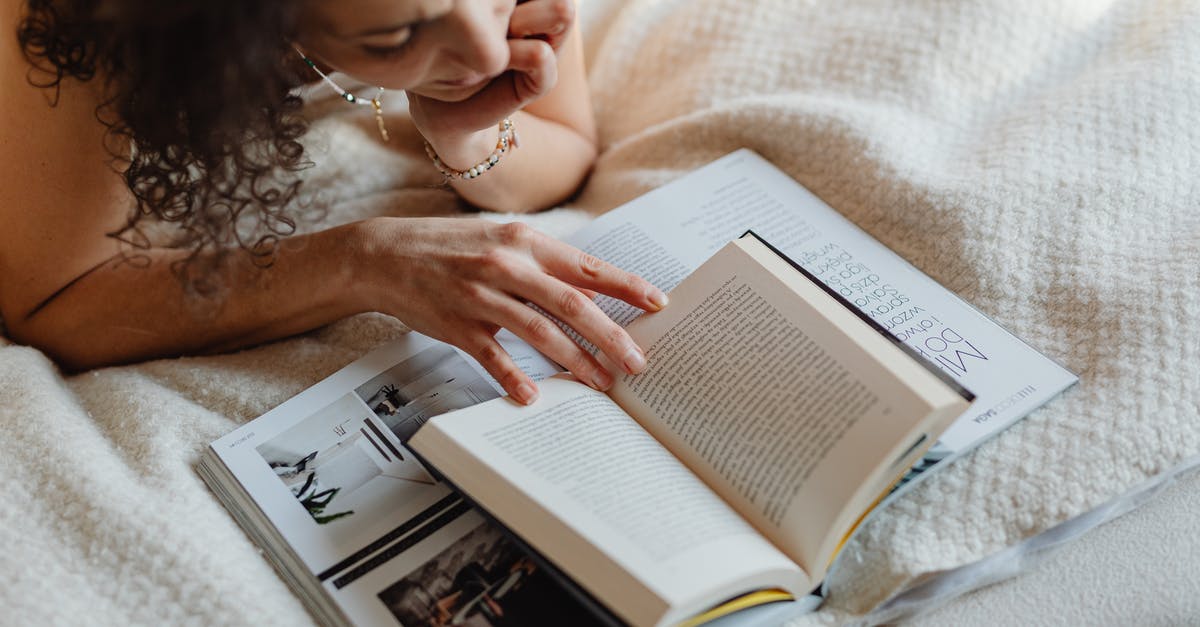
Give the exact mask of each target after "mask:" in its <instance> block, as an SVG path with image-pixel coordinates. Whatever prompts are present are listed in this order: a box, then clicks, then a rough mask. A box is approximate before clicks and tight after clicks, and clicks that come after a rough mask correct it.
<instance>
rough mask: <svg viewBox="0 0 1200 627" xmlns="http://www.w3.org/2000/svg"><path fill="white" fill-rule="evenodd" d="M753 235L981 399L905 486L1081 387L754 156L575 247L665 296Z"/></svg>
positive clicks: (647, 204) (744, 154)
mask: <svg viewBox="0 0 1200 627" xmlns="http://www.w3.org/2000/svg"><path fill="white" fill-rule="evenodd" d="M750 229H752V230H754V231H755V233H757V234H758V235H760V236H762V237H763V238H764V239H766V240H767V241H769V242H771V243H772V244H773V245H774V246H775V247H776V248H778V249H780V251H782V252H783V253H784V254H785V255H787V256H789V257H791V258H792V259H793V260H795V261H796V262H798V263H799V264H800V265H802V266H803V267H804V268H805V269H806V270H808V271H809V272H811V273H812V274H813V275H815V276H816V277H817V278H818V279H819V280H821V281H823V282H825V284H826V285H828V286H830V287H831V288H833V289H834V290H836V291H837V292H838V293H840V294H841V295H842V296H844V297H845V298H846V299H847V300H848V301H850V302H851V303H853V304H854V305H855V306H856V307H858V308H859V309H860V310H861V311H863V312H864V313H866V314H867V315H868V316H870V317H871V318H872V319H874V320H876V321H877V322H879V324H881V325H882V326H883V327H884V328H885V329H887V330H888V331H889V332H890V333H892V334H893V335H895V336H896V337H897V338H899V339H900V340H901V341H903V342H904V343H905V344H907V345H908V346H910V347H912V348H913V349H914V350H916V351H917V352H918V353H920V354H921V355H923V356H924V357H925V358H926V359H928V360H929V361H930V362H932V363H933V364H935V365H936V366H937V367H939V368H941V369H942V370H943V371H945V372H946V373H947V374H949V375H950V376H951V377H953V378H954V379H955V380H957V381H958V382H959V383H960V384H961V385H962V386H963V387H965V388H967V389H969V390H971V391H972V392H974V393H975V395H976V400H975V403H974V404H973V405H972V406H971V407H970V408H969V409H968V410H967V412H966V413H964V414H963V415H962V416H960V417H959V418H958V419H957V420H956V421H955V422H954V424H952V425H951V426H950V428H949V429H948V430H947V431H946V432H945V433H944V434H943V435H942V437H941V439H940V440H939V441H938V443H937V444H935V445H934V446H933V448H931V449H930V451H929V453H928V454H927V455H926V457H925V459H924V460H923V461H922V462H921V463H918V464H917V466H916V468H914V471H913V472H910V473H909V475H908V476H907V477H906V479H911V478H913V477H915V476H916V475H917V474H919V472H920V471H923V470H926V469H928V468H929V467H931V466H932V465H933V464H935V463H937V462H938V461H940V460H943V459H945V458H949V457H952V456H955V455H957V454H960V453H961V452H963V451H965V450H967V449H969V448H971V447H973V446H975V445H976V444H978V443H979V442H980V441H982V440H983V439H985V438H987V437H988V436H990V435H992V434H994V433H996V432H999V431H1001V430H1003V429H1004V428H1005V427H1007V426H1008V425H1010V424H1012V423H1013V422H1014V421H1016V420H1017V419H1019V418H1021V417H1022V416H1025V415H1026V414H1028V413H1029V412H1030V411H1032V410H1034V409H1035V408H1037V407H1039V406H1041V405H1042V404H1044V403H1045V402H1046V401H1048V400H1049V399H1050V398H1052V397H1054V396H1055V395H1057V394H1059V393H1060V392H1062V391H1063V390H1064V389H1066V388H1067V387H1069V386H1070V385H1072V384H1073V383H1075V381H1076V380H1077V378H1076V377H1075V376H1074V375H1073V374H1071V373H1070V372H1069V371H1067V370H1066V369H1064V368H1063V367H1061V366H1059V365H1058V364H1056V363H1055V362H1054V361H1052V360H1050V359H1049V358H1047V357H1046V356H1044V355H1042V354H1041V353H1039V352H1037V351H1036V350H1034V349H1033V348H1031V347H1029V346H1028V345H1027V344H1025V343H1024V342H1022V341H1021V340H1020V339H1018V338H1017V337H1015V336H1013V335H1012V334H1011V333H1009V332H1007V331H1005V330H1004V329H1003V328H1001V327H1000V326H999V325H997V324H996V323H995V322H993V321H992V320H991V319H989V318H987V317H986V316H984V315H983V314H981V313H980V312H979V311H978V310H976V309H975V308H973V307H971V306H970V305H969V304H967V303H966V302H964V301H963V300H962V299H960V298H958V297H957V296H955V295H954V294H953V293H951V292H950V291H949V290H947V289H946V288H944V287H942V286H941V285H939V284H938V283H937V282H936V281H934V280H933V279H931V278H929V277H928V276H926V275H925V274H923V273H922V272H920V271H919V270H917V269H916V268H914V267H913V266H912V265H910V264H909V263H907V262H906V261H904V259H903V258H901V257H900V256H899V255H897V254H896V253H894V252H892V251H891V250H890V249H888V248H887V247H886V246H884V245H882V244H880V243H879V242H878V241H877V240H875V239H874V238H872V237H871V236H870V235H868V234H867V233H865V232H864V231H862V230H861V229H859V228H858V227H857V226H855V225H854V224H853V223H852V222H850V221H849V220H847V219H846V218H844V217H843V216H842V215H841V214H839V213H838V212H837V211H835V210H833V209H832V208H830V207H829V206H828V205H826V204H825V203H824V202H822V201H821V200H820V199H819V198H817V197H816V196H815V195H813V194H812V193H811V192H809V191H808V190H807V189H805V188H804V187H803V186H801V185H800V184H799V183H797V182H796V181H795V180H793V179H792V178H791V177H789V176H788V175H787V174H785V173H783V172H782V171H780V170H779V169H778V168H776V167H774V166H773V165H771V164H770V163H769V162H767V161H766V160H764V159H763V158H762V157H760V156H759V155H757V154H756V153H754V152H752V151H750V150H746V149H743V150H739V151H737V152H734V153H731V154H729V155H727V156H725V157H722V158H721V159H718V160H717V161H715V162H713V163H711V164H709V165H707V166H705V167H703V168H700V169H699V170H696V171H694V172H692V173H690V174H687V175H685V176H683V177H681V178H679V179H678V180H676V181H673V182H672V183H670V184H668V185H665V186H663V187H660V188H658V189H656V190H654V191H652V192H649V193H648V194H645V195H644V196H641V197H639V198H637V199H635V200H633V201H631V202H629V203H627V204H625V205H623V206H621V207H619V208H617V209H615V210H613V211H611V212H609V213H607V214H605V215H603V216H600V217H599V218H597V219H596V220H595V221H594V222H592V223H591V224H589V225H588V226H587V227H585V228H584V229H582V230H581V231H579V232H578V233H576V234H575V235H573V236H572V237H570V238H569V239H568V241H569V242H570V243H572V244H574V245H576V246H578V247H580V248H583V249H584V250H587V251H588V252H591V253H592V254H594V255H596V256H598V257H600V258H602V259H605V260H607V261H610V262H612V263H614V264H616V265H618V266H621V267H622V268H625V269H626V270H629V271H631V272H636V273H639V274H641V275H642V276H644V277H645V278H646V279H648V280H649V281H651V282H652V283H654V284H655V285H657V286H658V287H660V288H661V289H663V290H669V289H671V288H673V287H674V286H675V285H676V284H678V283H679V282H680V281H682V280H683V278H684V277H685V276H687V275H688V274H689V273H690V272H691V271H692V270H694V269H695V268H696V267H698V266H699V265H700V264H701V263H703V262H704V261H705V260H706V259H708V258H709V257H710V256H711V255H712V254H713V253H715V252H716V251H717V250H718V249H720V248H721V247H722V246H723V245H724V244H726V243H727V242H729V241H730V240H733V239H736V238H738V237H739V236H741V235H742V234H743V233H745V232H746V231H747V230H750ZM663 233H669V234H670V236H669V237H664V236H661V235H658V234H663ZM600 302H601V307H602V308H603V309H604V310H605V311H607V312H608V313H609V315H611V316H612V317H613V318H614V319H616V320H617V321H618V322H621V323H622V324H628V323H629V322H630V321H632V320H633V319H634V318H635V317H637V316H638V315H640V314H641V312H640V311H639V310H636V309H634V308H632V307H629V306H628V305H625V304H624V303H620V302H618V301H615V300H613V299H610V298H607V297H603V296H602V297H600Z"/></svg>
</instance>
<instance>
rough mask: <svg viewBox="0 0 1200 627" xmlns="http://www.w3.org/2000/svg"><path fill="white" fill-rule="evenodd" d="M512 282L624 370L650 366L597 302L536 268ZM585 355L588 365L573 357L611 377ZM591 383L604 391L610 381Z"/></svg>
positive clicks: (519, 271)
mask: <svg viewBox="0 0 1200 627" xmlns="http://www.w3.org/2000/svg"><path fill="white" fill-rule="evenodd" d="M510 280H511V281H512V283H513V287H512V288H511V289H512V290H513V291H519V294H520V296H521V297H523V298H526V299H528V300H529V301H531V302H533V303H534V304H536V305H537V306H538V307H541V308H542V309H543V310H545V311H546V312H548V313H549V314H550V315H552V316H554V317H555V318H557V319H559V320H561V321H563V322H564V323H566V325H567V326H569V327H570V328H572V329H574V330H575V332H576V333H578V334H579V335H580V337H582V338H584V339H585V340H587V341H588V342H591V343H592V344H593V345H594V346H595V347H596V348H598V349H600V352H602V353H604V354H605V355H607V356H608V359H609V360H610V362H612V363H614V364H618V365H619V367H620V369H621V370H624V371H625V372H627V373H629V374H637V373H639V372H641V371H642V369H644V368H645V367H646V356H645V353H644V352H643V351H642V349H641V348H640V347H638V345H637V343H636V342H634V341H633V338H631V337H629V334H628V333H626V332H625V329H622V328H621V326H620V325H618V324H617V323H616V322H614V321H613V320H612V318H609V317H608V315H607V314H605V313H604V311H603V310H601V309H600V307H598V306H597V305H596V303H594V302H592V300H591V299H590V298H588V297H587V296H585V295H583V294H582V293H581V292H580V291H579V290H578V289H577V288H576V287H574V286H572V285H568V284H567V283H565V282H563V281H560V280H558V279H555V278H553V277H550V276H547V275H546V274H545V273H544V272H543V271H542V270H541V269H539V268H536V267H534V266H519V267H517V268H515V269H514V270H513V274H512V277H511V279H510ZM543 318H544V316H543ZM534 324H539V325H540V323H539V322H534ZM554 327H555V329H557V330H558V331H559V333H560V334H562V335H563V337H564V338H566V339H568V340H570V341H571V343H572V344H576V343H575V341H574V340H571V339H570V338H569V337H567V336H566V334H564V333H562V331H561V329H559V327H558V326H557V325H554ZM577 346H578V345H577V344H576V347H577ZM563 350H565V347H564V349H563ZM582 352H583V356H585V357H587V358H588V359H586V363H583V361H584V360H583V359H582V357H581V356H575V355H574V352H573V351H572V356H573V358H575V359H579V360H580V365H581V366H582V367H587V368H591V367H592V366H593V365H594V366H595V367H596V368H597V370H598V371H600V372H603V373H605V374H607V371H605V369H604V368H603V366H601V365H600V364H599V363H598V362H596V361H594V358H592V356H591V354H590V353H588V352H587V351H582ZM551 358H554V356H551ZM559 363H561V364H563V365H566V366H568V367H571V366H570V364H568V363H567V362H562V361H560V362H559ZM571 370H572V371H573V372H575V373H576V374H579V375H581V376H582V377H587V376H588V373H586V372H584V373H580V372H578V371H575V369H574V368H573V367H571ZM591 381H592V383H594V384H595V385H596V387H598V388H600V389H607V388H608V383H609V381H597V380H595V377H592V379H591Z"/></svg>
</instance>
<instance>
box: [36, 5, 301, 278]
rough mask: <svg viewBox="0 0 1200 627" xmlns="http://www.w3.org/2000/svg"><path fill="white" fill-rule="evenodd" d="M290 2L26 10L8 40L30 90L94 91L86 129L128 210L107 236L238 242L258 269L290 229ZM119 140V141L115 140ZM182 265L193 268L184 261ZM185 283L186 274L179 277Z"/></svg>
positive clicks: (193, 244)
mask: <svg viewBox="0 0 1200 627" xmlns="http://www.w3.org/2000/svg"><path fill="white" fill-rule="evenodd" d="M297 9H298V3H297V2H295V1H288V0H282V1H280V0H274V1H272V0H171V1H169V2H162V1H159V0H28V4H27V11H26V13H25V15H24V17H23V18H22V20H21V22H20V24H19V27H18V32H17V37H18V41H19V43H20V45H21V48H22V50H23V51H24V54H25V57H26V59H28V61H29V62H30V64H31V65H32V69H31V70H30V72H29V75H28V79H29V81H30V83H31V84H33V85H35V86H37V87H41V88H45V89H48V90H51V91H52V92H53V93H52V104H54V103H57V100H58V93H59V86H60V85H61V84H62V82H63V81H64V80H67V79H75V80H79V81H90V80H93V79H99V80H102V81H104V87H105V90H104V93H105V94H106V96H105V100H104V102H103V103H102V104H101V105H100V106H99V107H98V108H97V110H96V116H97V119H98V120H99V121H100V122H101V123H103V124H104V125H105V126H106V127H107V129H108V130H107V135H106V138H107V139H106V145H107V146H109V153H110V154H111V155H112V156H113V158H114V162H113V165H114V167H116V168H117V169H118V171H119V172H122V174H123V176H124V178H125V183H126V184H127V185H128V186H129V189H130V191H131V192H132V193H133V197H134V198H135V199H136V206H135V207H134V208H133V210H132V211H131V213H130V215H129V218H128V220H127V222H126V223H125V225H124V227H123V228H121V229H119V230H117V231H114V232H113V233H110V234H109V236H111V237H115V238H117V239H118V240H120V241H122V242H124V243H125V244H128V245H130V246H132V247H134V248H140V249H145V248H146V247H148V246H150V242H149V240H148V239H147V237H146V235H145V232H144V230H143V229H142V228H141V227H142V226H143V225H144V224H145V223H146V221H147V220H149V219H152V218H157V219H158V220H162V221H164V222H167V223H173V224H174V225H176V226H178V227H179V233H180V236H179V237H178V239H177V240H176V241H175V242H174V245H176V246H184V247H190V248H191V249H192V253H193V254H192V255H190V256H189V259H193V258H195V257H196V256H197V253H199V252H200V251H201V250H204V249H205V248H207V247H218V246H226V245H229V244H233V243H236V244H237V246H239V247H240V248H241V249H243V250H246V251H248V252H250V253H251V254H252V255H254V257H255V259H256V260H258V261H260V262H261V263H262V264H269V262H270V259H271V258H272V257H273V254H272V253H273V251H274V245H275V243H276V241H277V240H278V239H279V238H280V237H283V236H286V235H289V234H291V233H292V232H293V231H294V229H295V222H294V221H293V219H292V218H290V217H289V216H288V215H287V213H286V211H285V208H286V207H287V205H288V204H289V203H290V202H291V201H292V200H293V199H294V198H295V196H296V193H297V190H298V188H299V185H300V180H299V177H298V176H296V174H295V173H296V172H297V171H299V170H301V169H303V168H304V167H306V166H307V165H309V164H308V162H307V161H306V159H305V157H304V149H303V147H302V146H301V144H300V142H299V141H298V140H299V138H300V137H301V136H302V135H303V134H304V133H305V132H306V130H307V128H308V125H307V123H306V121H305V120H304V119H303V117H302V116H301V114H300V108H301V104H302V103H301V99H300V98H299V97H298V96H296V95H295V94H294V92H293V89H294V88H295V87H296V86H298V85H300V84H301V83H302V82H303V81H302V78H301V76H300V74H299V69H298V67H297V66H296V65H295V64H289V63H287V62H285V59H286V58H287V56H288V54H289V53H292V54H294V52H293V51H292V50H291V47H290V43H289V42H290V40H291V35H292V31H293V30H294V28H295V20H296V14H297ZM113 140H117V141H113ZM183 265H184V266H187V265H190V264H183ZM185 274H186V273H185Z"/></svg>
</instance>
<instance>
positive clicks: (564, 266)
mask: <svg viewBox="0 0 1200 627" xmlns="http://www.w3.org/2000/svg"><path fill="white" fill-rule="evenodd" d="M363 225H364V227H365V228H366V233H367V235H366V238H367V243H366V247H365V249H366V251H367V256H366V258H365V259H364V261H365V264H364V265H365V267H366V268H367V269H368V270H367V273H368V275H367V276H366V277H365V278H366V279H367V280H365V281H363V283H362V289H363V290H369V292H368V293H367V298H368V299H369V300H368V301H367V304H368V306H369V307H370V308H372V309H374V310H376V311H382V312H385V313H389V314H392V315H394V316H396V317H397V318H399V319H400V320H402V321H404V323H405V324H407V325H408V326H409V327H411V328H413V329H414V330H416V331H419V332H421V333H424V334H425V335H428V336H430V337H433V338H435V339H438V340H442V341H444V342H448V343H450V344H454V345H455V346H458V347H459V348H461V349H463V350H464V351H466V352H467V353H468V354H470V355H471V356H472V357H474V358H475V359H476V360H477V361H478V362H479V363H480V364H482V365H483V367H484V368H485V369H486V370H487V371H488V372H489V373H490V374H491V375H492V376H493V377H495V379H496V380H497V381H499V382H500V385H501V386H503V387H504V389H505V390H506V391H507V392H508V393H509V394H510V395H512V396H513V397H514V398H515V399H516V400H518V401H520V402H522V403H531V402H533V401H534V400H535V399H536V398H537V391H536V388H535V386H534V383H533V381H532V380H531V379H530V378H529V376H528V375H526V374H525V373H524V372H522V371H521V370H520V368H518V367H517V366H516V364H515V363H513V360H512V358H510V357H509V355H508V353H507V352H506V351H505V350H504V348H502V347H501V346H500V344H499V343H498V342H497V341H496V338H495V335H496V333H497V331H499V330H500V328H506V329H508V330H510V331H512V332H513V333H514V334H516V335H517V336H518V337H520V338H521V339H523V340H525V341H526V342H528V343H529V344H530V345H532V346H533V347H534V348H536V349H538V350H539V351H541V352H542V353H544V354H545V355H547V356H548V357H550V358H551V359H553V360H554V361H556V362H558V363H560V364H562V365H564V366H566V367H567V368H568V369H569V370H570V371H571V372H573V373H574V374H575V375H576V376H577V377H578V378H579V379H580V380H581V381H583V382H585V383H588V384H589V385H592V386H593V387H595V388H597V389H607V388H608V387H610V386H611V385H612V383H613V376H612V375H611V374H610V373H609V372H608V371H607V370H605V368H604V367H603V366H601V365H600V363H599V362H598V361H597V360H596V358H595V357H593V356H592V355H591V354H590V353H588V352H587V351H586V350H584V349H583V348H582V347H581V346H580V345H579V344H578V343H576V342H575V341H574V340H572V339H571V338H570V337H569V336H568V335H567V334H566V332H564V331H563V330H562V329H561V328H560V327H559V326H558V325H557V324H555V323H554V321H553V320H551V319H550V318H548V317H546V316H545V315H543V314H541V313H539V312H538V311H536V310H535V309H533V308H532V307H530V306H528V304H526V303H527V302H530V303H533V304H536V305H537V306H538V307H540V308H542V309H543V310H545V311H547V312H549V313H550V314H551V315H553V316H554V317H556V318H558V319H559V320H561V321H563V322H564V323H566V324H567V325H568V326H570V327H571V328H573V329H574V330H575V331H577V332H578V333H579V335H581V336H582V337H583V338H585V339H586V340H588V341H589V342H591V343H592V344H594V345H595V346H596V347H597V348H599V349H600V351H601V352H603V353H604V355H605V356H606V357H607V359H609V360H610V361H611V362H612V363H613V364H619V365H620V366H621V367H622V368H623V369H624V370H625V372H627V373H631V374H633V373H637V372H640V371H641V370H642V369H643V368H644V367H645V364H646V361H645V354H644V353H643V351H642V349H641V348H639V347H638V346H637V344H635V343H634V341H633V340H632V339H631V338H630V337H629V335H628V334H627V333H626V332H625V330H624V329H622V328H621V327H620V326H619V325H617V323H615V322H613V321H612V319H610V318H609V317H608V316H607V315H605V314H604V312H603V311H601V310H600V308H599V307H597V306H596V304H595V303H594V302H592V299H591V297H590V296H591V294H594V293H601V294H607V295H609V296H612V297H614V298H618V299H620V300H623V301H625V302H628V303H630V304H632V305H634V306H636V307H640V308H642V309H645V310H648V311H657V310H659V309H661V308H662V307H663V306H664V305H666V296H665V295H664V294H663V293H662V292H661V291H660V290H658V289H657V288H656V287H654V286H653V285H650V284H649V283H648V282H647V281H645V280H644V279H641V278H639V277H637V276H636V275H633V274H630V273H628V272H624V271H622V270H620V269H618V268H616V267H614V266H612V265H611V264H608V263H605V262H603V261H601V260H599V259H597V258H595V257H593V256H591V255H588V254H586V253H584V252H582V251H580V250H578V249H576V248H573V247H571V246H569V245H567V244H564V243H562V242H560V241H558V240H555V239H553V238H550V237H548V236H546V235H543V234H541V233H538V232H537V231H535V230H533V229H532V228H530V227H528V226H526V225H523V224H520V223H511V224H495V223H492V222H487V221H484V220H472V219H454V218H424V219H411V218H409V219H398V218H376V219H374V220H369V221H367V222H364V223H363Z"/></svg>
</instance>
